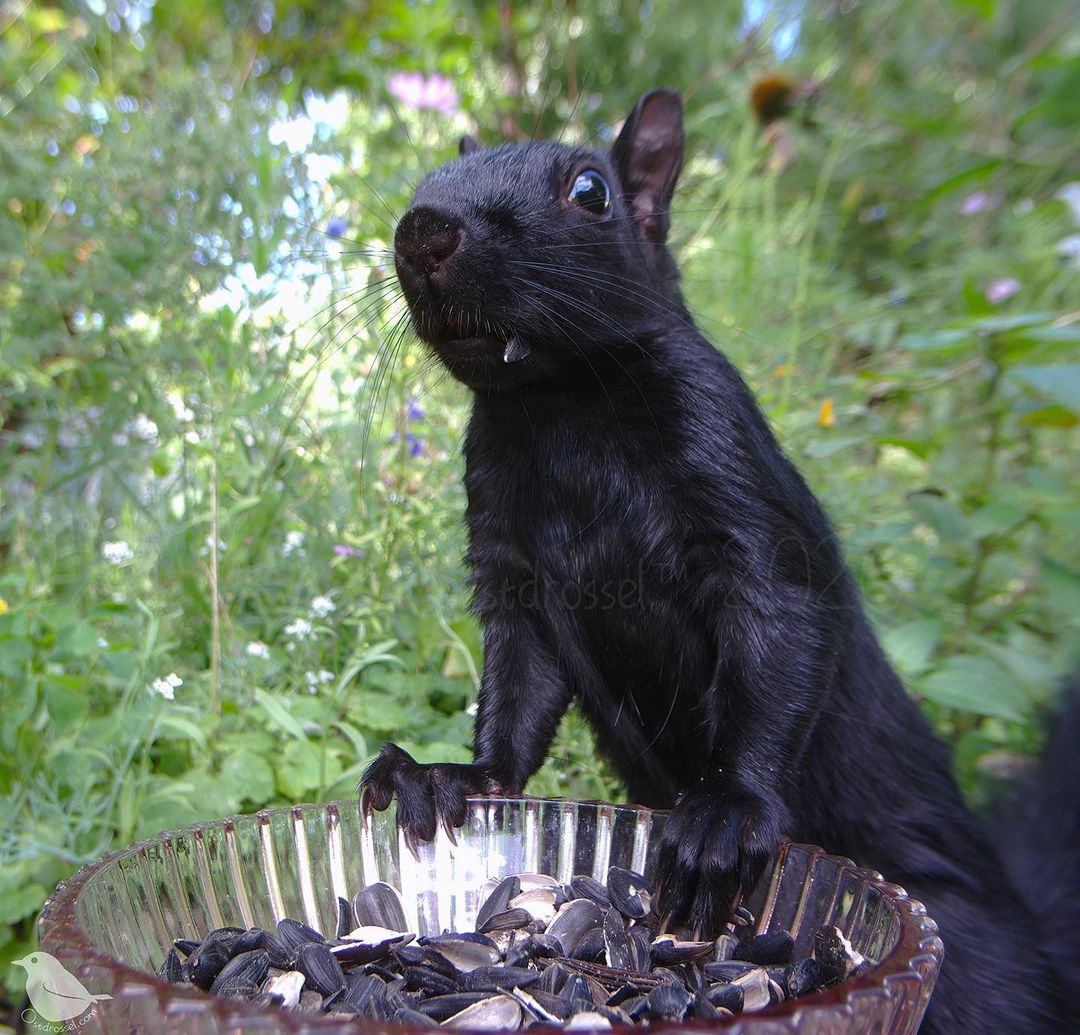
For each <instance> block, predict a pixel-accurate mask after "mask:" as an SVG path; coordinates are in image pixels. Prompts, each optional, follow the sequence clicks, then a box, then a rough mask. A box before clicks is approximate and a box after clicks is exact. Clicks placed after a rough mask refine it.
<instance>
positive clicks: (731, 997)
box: [706, 984, 743, 1013]
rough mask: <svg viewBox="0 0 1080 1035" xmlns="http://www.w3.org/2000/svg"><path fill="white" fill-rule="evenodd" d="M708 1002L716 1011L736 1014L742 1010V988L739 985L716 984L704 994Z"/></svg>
mask: <svg viewBox="0 0 1080 1035" xmlns="http://www.w3.org/2000/svg"><path fill="white" fill-rule="evenodd" d="M706 995H707V997H708V1000H709V1002H710V1003H712V1004H713V1006H715V1007H717V1008H718V1009H724V1010H730V1011H731V1012H732V1013H738V1012H739V1011H740V1010H741V1009H742V1008H743V988H742V986H741V985H732V984H716V985H713V986H712V988H710V989H709V991H708V992H707V993H706Z"/></svg>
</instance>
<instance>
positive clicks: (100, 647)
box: [97, 636, 109, 650]
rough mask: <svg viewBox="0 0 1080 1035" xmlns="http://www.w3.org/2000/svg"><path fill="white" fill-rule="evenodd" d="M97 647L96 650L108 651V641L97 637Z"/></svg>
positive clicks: (102, 637)
mask: <svg viewBox="0 0 1080 1035" xmlns="http://www.w3.org/2000/svg"><path fill="white" fill-rule="evenodd" d="M97 645H98V650H108V649H109V641H108V640H107V639H105V637H104V636H99V637H98V641H97Z"/></svg>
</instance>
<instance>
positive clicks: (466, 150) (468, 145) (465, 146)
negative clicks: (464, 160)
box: [457, 133, 480, 155]
mask: <svg viewBox="0 0 1080 1035" xmlns="http://www.w3.org/2000/svg"><path fill="white" fill-rule="evenodd" d="M479 150H480V145H479V144H478V143H477V142H476V139H475V137H471V136H469V134H468V133H466V134H465V136H463V137H462V138H461V139H460V140H459V141H458V146H457V153H458V154H459V155H471V154H472V153H473V151H479Z"/></svg>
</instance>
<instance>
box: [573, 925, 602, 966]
mask: <svg viewBox="0 0 1080 1035" xmlns="http://www.w3.org/2000/svg"><path fill="white" fill-rule="evenodd" d="M606 950H607V941H606V940H605V938H604V930H603V928H602V927H596V928H593V930H591V931H586V932H585V935H584V937H583V938H582V939H581V941H580V942H578V944H577V948H576V949H574V951H573V952H572V953H571V954H570V957H571V959H575V960H584V961H585V962H586V963H593V962H595V961H597V960H602V959H603V958H604V953H605V952H606Z"/></svg>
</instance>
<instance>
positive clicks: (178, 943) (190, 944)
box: [173, 938, 199, 956]
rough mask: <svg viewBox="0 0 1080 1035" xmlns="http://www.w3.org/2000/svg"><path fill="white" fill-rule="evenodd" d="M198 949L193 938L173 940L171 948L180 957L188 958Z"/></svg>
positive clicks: (197, 944)
mask: <svg viewBox="0 0 1080 1035" xmlns="http://www.w3.org/2000/svg"><path fill="white" fill-rule="evenodd" d="M198 947H199V943H198V942H197V941H196V940H195V939H194V938H174V939H173V948H174V949H175V950H176V951H177V952H178V953H180V954H181V955H182V956H190V955H191V954H192V953H193V952H194V951H195V950H196V949H197V948H198Z"/></svg>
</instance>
